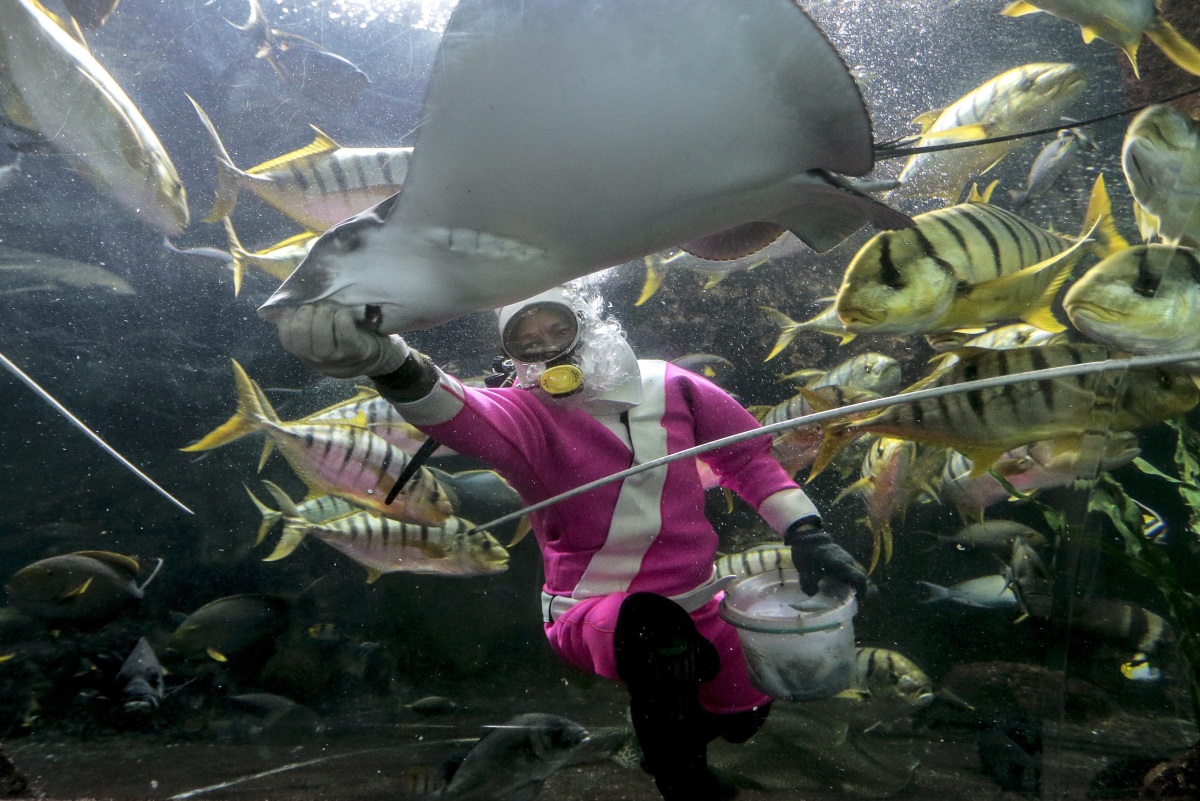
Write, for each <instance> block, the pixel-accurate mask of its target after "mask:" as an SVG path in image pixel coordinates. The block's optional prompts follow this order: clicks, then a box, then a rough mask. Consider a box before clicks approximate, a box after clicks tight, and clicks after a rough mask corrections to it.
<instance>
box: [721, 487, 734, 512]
mask: <svg viewBox="0 0 1200 801" xmlns="http://www.w3.org/2000/svg"><path fill="white" fill-rule="evenodd" d="M721 492H722V493H723V494H724V495H725V514H727V515H731V514H733V490H731V489H729V488H728V487H721Z"/></svg>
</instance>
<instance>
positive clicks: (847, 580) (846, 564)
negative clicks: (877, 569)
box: [783, 519, 867, 599]
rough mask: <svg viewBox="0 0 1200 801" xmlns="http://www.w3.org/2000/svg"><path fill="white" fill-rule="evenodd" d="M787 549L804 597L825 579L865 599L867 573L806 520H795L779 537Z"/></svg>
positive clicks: (843, 549) (814, 592) (848, 554)
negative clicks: (845, 585)
mask: <svg viewBox="0 0 1200 801" xmlns="http://www.w3.org/2000/svg"><path fill="white" fill-rule="evenodd" d="M783 541H784V542H785V543H786V544H787V545H789V546H791V549H792V563H793V564H794V565H795V566H796V571H797V572H798V573H799V574H800V589H801V590H802V591H803V592H804V593H805V594H806V595H816V594H817V591H818V587H817V584H818V583H819V582H820V580H821V579H822V578H823V577H825V576H829V577H830V578H832V579H837V580H838V581H840V582H842V583H844V584H849V585H850V586H851V587H853V588H854V589H855V590H856V591H857V592H858V597H859V598H860V599H863V598H866V597H867V571H866V570H864V569H863V566H862V565H860V564H859V563H858V560H856V559H855V558H854V557H853V556H851V555H850V553H849V552H848V551H847V550H846V549H845V548H843V547H842V546H840V545H838V544H837V543H835V542H834V541H833V540H832V539H831V538H830V537H829V535H828V534H826V533H825V532H824V531H821V530H820V529H817V528H813V527H812V524H811V523H809V521H808V520H807V519H805V520H801V521H797V522H796V523H794V524H793V525H792V527H791V528H789V529H788V530H787V532H786V533H784V535H783Z"/></svg>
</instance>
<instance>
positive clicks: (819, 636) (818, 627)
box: [721, 570, 858, 701]
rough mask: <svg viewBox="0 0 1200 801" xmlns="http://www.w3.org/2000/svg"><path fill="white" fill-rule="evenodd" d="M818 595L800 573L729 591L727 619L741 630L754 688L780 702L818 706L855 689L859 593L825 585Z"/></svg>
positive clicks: (774, 575)
mask: <svg viewBox="0 0 1200 801" xmlns="http://www.w3.org/2000/svg"><path fill="white" fill-rule="evenodd" d="M819 586H820V589H819V591H818V592H817V594H816V595H807V594H805V593H804V591H803V590H801V589H800V576H799V574H798V573H797V572H796V571H795V570H781V571H772V572H770V573H762V574H759V575H757V576H750V577H749V578H745V579H742V580H741V581H738V582H736V583H735V584H733V585H732V586H730V587H729V589H728V590H726V591H725V598H724V600H722V601H721V617H722V618H724V619H725V620H726V621H727V622H729V623H730V624H731V625H733V626H734V627H735V628H736V629H737V630H738V639H739V640H741V643H742V652H743V653H744V654H745V655H746V665H747V667H748V668H749V671H750V680H751V681H753V682H754V686H755V687H757V688H758V689H760V690H762V691H763V692H764V693H766V694H767V695H770V696H772V697H774V698H786V699H789V700H792V701H815V700H816V699H818V698H828V697H830V696H832V695H837V694H838V693H840V692H841V691H843V690H845V689H846V688H847V687H849V686H850V681H851V678H852V674H853V670H854V622H853V617H854V614H855V612H857V611H858V607H857V604H856V603H855V600H854V590H853V588H851V587H850V586H848V585H846V584H842V583H840V582H837V581H833V580H832V579H821V583H820V585H819Z"/></svg>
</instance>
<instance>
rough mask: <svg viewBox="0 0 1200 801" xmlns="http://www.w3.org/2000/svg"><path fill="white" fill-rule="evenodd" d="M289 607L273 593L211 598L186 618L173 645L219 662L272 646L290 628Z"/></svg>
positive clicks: (185, 653)
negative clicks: (211, 599)
mask: <svg viewBox="0 0 1200 801" xmlns="http://www.w3.org/2000/svg"><path fill="white" fill-rule="evenodd" d="M289 611H290V606H289V604H288V602H287V601H286V600H284V599H283V598H279V597H277V596H274V595H262V594H244V595H228V596H226V597H224V598H218V599H217V600H215V601H210V602H209V603H207V604H205V605H204V606H202V607H200V608H199V609H197V610H196V611H195V612H192V613H191V614H190V615H188V616H187V618H185V619H184V621H183V622H182V623H180V624H179V627H178V628H177V629H175V633H174V634H172V635H171V639H170V647H171V648H172V649H174V650H176V651H178V652H179V653H180V654H181V655H182V656H184V657H185V658H200V657H204V656H205V655H207V656H208V657H209V658H211V659H214V660H216V661H217V662H228V661H230V660H236V659H238V658H239V657H241V656H242V655H243V654H246V653H251V652H255V651H258V650H261V649H262V648H263V647H268V646H271V645H272V644H273V643H274V640H275V638H276V637H278V636H279V635H281V634H283V632H284V631H285V630H286V629H287V627H288V620H289Z"/></svg>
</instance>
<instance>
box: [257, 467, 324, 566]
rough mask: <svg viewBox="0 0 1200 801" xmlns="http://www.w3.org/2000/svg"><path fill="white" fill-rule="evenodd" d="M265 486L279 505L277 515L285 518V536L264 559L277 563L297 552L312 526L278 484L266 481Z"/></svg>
mask: <svg viewBox="0 0 1200 801" xmlns="http://www.w3.org/2000/svg"><path fill="white" fill-rule="evenodd" d="M263 486H265V487H266V488H267V491H268V492H270V493H271V496H272V497H273V498H274V499H275V503H277V504H279V511H278V512H277V513H276V514H278V515H279V516H280V517H282V518H283V536H281V537H280V538H279V542H278V543H276V545H275V550H273V551H271V553H270V554H269V555H267V556H266V557H265V558H264V559H263V561H264V562H277V561H279V560H280V559H284V558H286V557H288V556H290V555H291V553H292V551H294V550H296V546H298V545H299V544H300V543H301V542H302V541H303V540H304V538H305V536H307V535H308V532H309V529H311V528H312V524H311V523H309V522H308V521H307V520H305V519H304V516H303V515H301V514H300V509H299V508H297V506H296V504H295V502H293V501H292V499H291V498H289V497H288V494H287V493H286V492H284V491H283V488H281V487H280V486H279V485H278V484H275V483H273V482H271V481H264V482H263ZM250 497H254V496H253V495H252V496H250ZM256 544H257V543H256Z"/></svg>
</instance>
